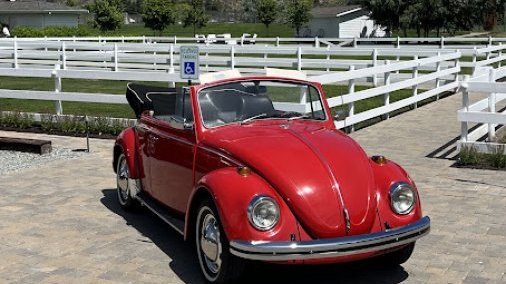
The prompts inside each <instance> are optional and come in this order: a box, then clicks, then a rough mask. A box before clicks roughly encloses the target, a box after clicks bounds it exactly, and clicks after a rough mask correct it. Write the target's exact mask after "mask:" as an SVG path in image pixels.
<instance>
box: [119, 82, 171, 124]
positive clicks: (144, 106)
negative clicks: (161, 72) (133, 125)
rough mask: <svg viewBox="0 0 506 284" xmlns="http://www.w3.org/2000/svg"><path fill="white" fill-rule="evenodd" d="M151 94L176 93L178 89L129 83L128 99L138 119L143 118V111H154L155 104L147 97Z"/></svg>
mask: <svg viewBox="0 0 506 284" xmlns="http://www.w3.org/2000/svg"><path fill="white" fill-rule="evenodd" d="M149 93H176V88H169V87H157V86H146V85H142V84H137V83H129V84H128V85H127V91H126V98H127V101H128V104H129V105H130V107H131V108H132V109H133V111H134V112H135V116H136V117H137V118H140V117H141V113H142V112H143V111H145V110H153V103H152V101H151V100H150V99H149V98H148V97H147V96H146V95H148V94H149Z"/></svg>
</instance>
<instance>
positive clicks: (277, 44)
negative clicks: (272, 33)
mask: <svg viewBox="0 0 506 284" xmlns="http://www.w3.org/2000/svg"><path fill="white" fill-rule="evenodd" d="M276 46H279V36H277V37H276Z"/></svg>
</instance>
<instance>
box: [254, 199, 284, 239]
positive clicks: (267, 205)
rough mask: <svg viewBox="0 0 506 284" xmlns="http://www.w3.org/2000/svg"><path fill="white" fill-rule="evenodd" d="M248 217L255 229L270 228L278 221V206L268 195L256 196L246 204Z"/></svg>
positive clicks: (264, 229) (265, 229) (263, 229)
mask: <svg viewBox="0 0 506 284" xmlns="http://www.w3.org/2000/svg"><path fill="white" fill-rule="evenodd" d="M248 217H249V221H250V223H251V225H253V227H255V229H257V230H260V231H267V230H270V229H272V228H273V227H274V226H276V224H277V223H278V220H279V206H278V204H277V203H276V201H274V199H272V198H270V197H268V196H264V195H261V196H256V197H255V198H253V200H251V202H250V203H249V205H248Z"/></svg>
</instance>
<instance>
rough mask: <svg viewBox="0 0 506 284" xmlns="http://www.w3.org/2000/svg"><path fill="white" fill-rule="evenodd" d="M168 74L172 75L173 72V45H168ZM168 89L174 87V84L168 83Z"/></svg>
mask: <svg viewBox="0 0 506 284" xmlns="http://www.w3.org/2000/svg"><path fill="white" fill-rule="evenodd" d="M169 60H170V62H169V74H174V73H175V71H174V45H173V44H170V45H169ZM169 87H173V88H174V87H176V82H174V81H173V82H170V83H169Z"/></svg>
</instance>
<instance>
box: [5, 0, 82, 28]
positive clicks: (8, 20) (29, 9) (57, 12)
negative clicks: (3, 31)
mask: <svg viewBox="0 0 506 284" xmlns="http://www.w3.org/2000/svg"><path fill="white" fill-rule="evenodd" d="M83 14H88V10H85V9H80V8H73V7H69V6H66V5H64V4H61V3H57V2H47V1H43V0H41V1H37V0H0V22H1V23H4V24H8V25H9V26H10V27H11V28H14V27H16V26H30V27H39V28H44V27H48V26H68V27H75V26H77V25H78V24H79V18H80V17H81V16H82V15H83Z"/></svg>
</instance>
